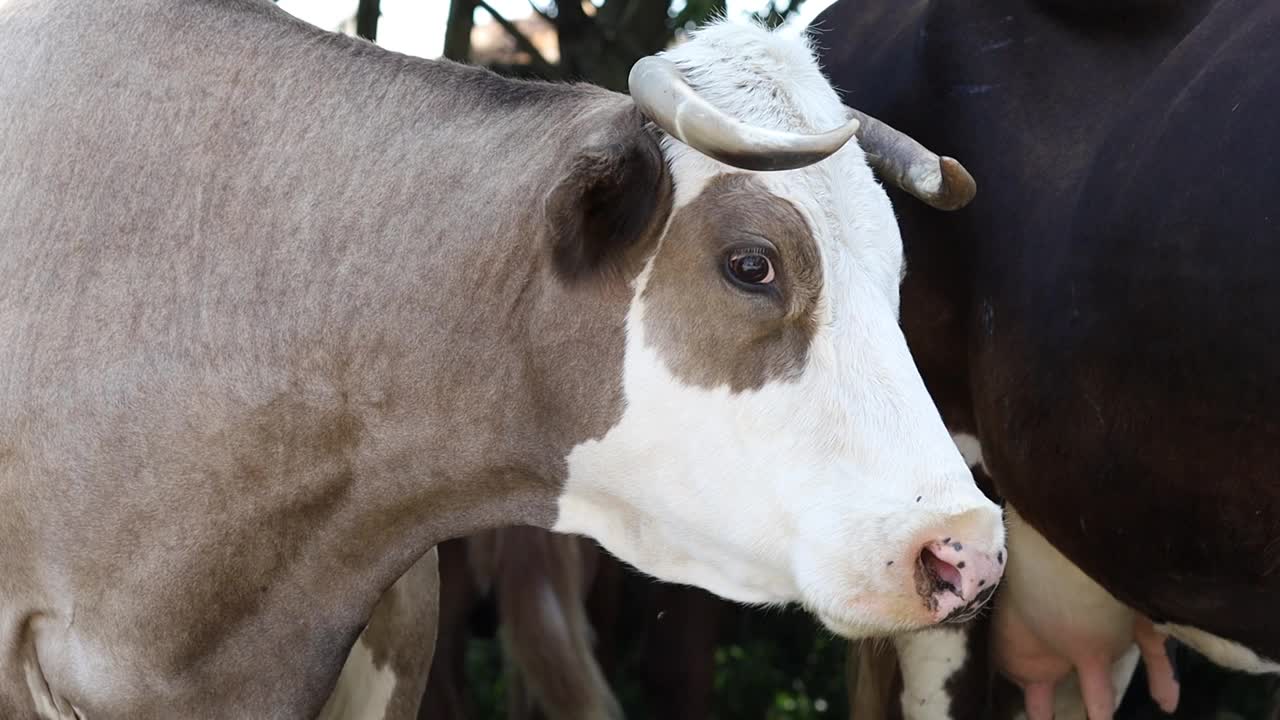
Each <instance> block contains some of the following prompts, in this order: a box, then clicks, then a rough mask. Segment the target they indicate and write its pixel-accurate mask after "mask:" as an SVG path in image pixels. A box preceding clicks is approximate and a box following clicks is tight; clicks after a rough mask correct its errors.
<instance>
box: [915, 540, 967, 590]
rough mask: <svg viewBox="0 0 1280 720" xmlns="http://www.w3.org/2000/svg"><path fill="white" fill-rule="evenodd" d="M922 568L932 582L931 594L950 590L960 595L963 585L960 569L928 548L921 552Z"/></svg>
mask: <svg viewBox="0 0 1280 720" xmlns="http://www.w3.org/2000/svg"><path fill="white" fill-rule="evenodd" d="M920 568H921V569H922V570H923V571H924V574H925V577H927V578H928V579H929V580H930V585H932V587H931V592H939V591H942V590H950V591H951V592H953V593H955V594H957V595H959V594H960V588H961V585H962V581H961V575H960V569H959V568H957V567H956V566H955V565H952V564H951V563H949V562H947V561H946V560H943V559H942V558H940V557H938V556H937V555H936V554H934V552H933V550H932V549H930V548H928V547H926V548H925V549H923V550H921V551H920Z"/></svg>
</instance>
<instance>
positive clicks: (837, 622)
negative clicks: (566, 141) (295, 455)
mask: <svg viewBox="0 0 1280 720" xmlns="http://www.w3.org/2000/svg"><path fill="white" fill-rule="evenodd" d="M667 57H668V58H669V59H671V60H672V61H674V62H675V63H676V64H677V65H678V66H679V67H680V68H681V70H682V71H683V72H684V74H685V76H686V77H687V79H688V80H689V81H690V83H691V84H692V85H693V86H694V87H695V89H697V90H698V92H699V93H700V94H702V96H703V97H705V98H707V99H708V100H710V101H711V102H712V103H713V104H714V105H716V106H718V107H719V108H721V109H722V110H724V111H726V112H728V113H729V114H731V115H733V116H735V117H737V118H739V119H741V120H743V121H745V122H748V123H751V124H754V125H757V126H763V127H769V128H775V129H788V130H798V131H822V130H827V129H830V128H833V127H836V126H838V125H840V124H841V123H842V122H843V121H844V118H845V111H844V108H843V106H842V104H841V102H840V100H839V99H838V97H837V95H836V93H835V92H834V91H833V90H832V88H831V86H830V84H829V83H828V82H827V80H826V79H825V78H824V76H823V75H822V74H821V72H820V70H819V69H818V67H817V65H816V63H815V61H814V59H813V55H812V52H811V51H810V48H809V47H808V45H807V43H806V41H805V40H804V39H803V38H802V37H798V36H796V35H793V34H787V35H784V34H781V33H771V32H768V31H766V30H764V29H761V28H758V27H754V26H742V25H732V24H727V23H717V24H713V25H711V26H708V27H706V28H705V29H703V30H701V31H700V32H698V33H696V34H695V35H694V36H693V37H692V38H691V39H690V40H689V41H688V42H686V43H685V44H683V45H681V46H679V47H677V48H675V49H673V50H672V51H670V52H668V53H667ZM664 152H665V154H666V157H667V159H668V161H669V163H670V166H671V168H672V172H673V177H674V180H675V186H676V206H677V208H679V207H681V206H683V205H685V204H687V203H689V202H690V201H691V200H692V199H694V198H695V197H696V196H697V195H698V193H699V192H700V191H701V189H702V188H703V186H704V185H705V184H706V182H707V181H708V180H709V179H710V178H711V177H713V176H714V175H716V174H718V173H723V172H738V171H736V170H733V169H731V168H729V167H727V166H724V165H721V164H719V163H717V162H715V161H712V160H710V159H708V158H706V157H705V156H702V155H700V154H698V153H697V152H695V151H692V150H690V149H689V148H687V147H685V146H684V145H682V144H681V143H679V142H677V141H674V140H671V139H670V138H668V139H666V141H665V145H664ZM758 177H759V179H760V180H762V181H763V182H764V183H765V185H766V186H767V187H768V188H770V189H771V190H772V191H773V192H774V193H776V194H777V195H779V196H780V197H782V198H785V199H787V200H789V201H791V202H792V203H794V204H795V206H796V207H797V208H799V210H800V212H801V213H802V214H803V215H804V216H805V218H806V219H807V221H808V223H809V225H810V226H811V228H812V229H813V232H814V233H815V236H816V240H817V243H818V246H819V247H820V249H821V254H822V261H823V278H824V288H823V294H822V298H821V301H820V303H819V308H818V313H819V330H818V333H817V335H816V337H815V338H814V341H813V343H812V346H811V348H810V352H809V355H808V361H807V367H806V368H805V370H804V372H803V373H802V374H801V376H800V377H799V378H797V379H794V380H789V381H786V382H775V383H771V384H766V385H765V386H764V387H762V388H761V389H759V390H758V391H747V392H741V393H731V392H730V390H729V389H728V388H727V387H721V388H718V389H714V390H706V389H701V388H696V387H690V386H687V385H685V384H683V383H681V382H680V381H679V380H677V379H676V378H675V377H674V376H673V375H672V373H671V372H670V371H669V370H668V368H667V367H666V365H665V364H664V361H663V360H662V358H661V357H660V356H659V354H658V353H657V352H655V350H654V349H653V348H652V347H650V346H649V344H647V342H646V324H645V322H646V321H645V305H644V302H642V301H641V300H640V293H641V291H642V290H643V288H644V285H645V282H646V279H647V272H648V271H647V270H646V272H645V273H644V274H642V275H641V277H640V278H639V280H638V281H637V284H636V288H635V299H634V300H633V303H632V306H631V310H630V313H629V315H628V318H627V347H626V360H625V369H624V378H623V384H624V390H625V395H626V401H627V404H626V410H625V413H624V415H623V418H622V421H621V422H620V424H618V425H617V426H616V427H614V428H613V429H612V430H611V431H610V432H609V433H608V434H607V435H606V436H605V437H604V438H602V439H601V440H599V441H592V442H588V443H586V444H584V445H581V446H579V447H578V448H576V449H575V450H574V452H573V453H572V455H571V456H570V458H569V466H570V475H569V480H568V484H567V487H566V493H565V495H564V497H563V498H562V499H561V504H560V513H561V514H560V519H559V521H558V523H557V525H556V528H557V529H559V530H562V531H568V532H582V533H586V534H589V535H592V536H594V537H595V538H597V539H599V540H600V541H601V542H602V543H603V544H604V545H605V546H606V547H607V548H608V549H609V550H611V551H612V552H613V553H615V554H616V555H618V556H619V557H621V558H622V559H624V560H626V561H628V562H630V563H632V564H634V565H636V566H637V567H638V568H640V569H641V570H644V571H646V572H649V573H651V574H653V575H655V576H658V577H660V578H662V579H665V580H669V581H675V582H684V583H689V584H693V585H699V586H701V587H704V588H706V589H709V590H711V591H712V592H715V593H718V594H720V595H723V596H725V597H728V598H731V599H736V600H739V601H744V602H753V603H781V602H790V601H801V602H803V603H804V604H805V605H806V606H807V607H808V608H810V609H811V610H814V611H815V612H816V613H817V614H818V616H819V617H820V618H821V619H822V620H823V621H824V623H825V624H826V625H827V626H828V627H829V628H831V629H832V630H834V631H836V632H839V633H841V634H844V635H850V636H856V635H867V634H874V633H882V632H887V631H892V630H898V629H906V628H915V627H920V626H922V625H924V624H927V623H929V622H932V619H931V618H930V617H929V614H928V612H927V611H926V609H925V608H924V606H923V603H922V602H921V599H920V597H919V596H918V595H917V594H916V591H915V586H914V581H913V576H912V571H913V566H914V562H915V560H916V557H917V555H918V553H919V550H920V547H921V545H922V544H923V543H924V542H925V541H927V540H932V539H934V538H935V537H936V536H937V535H938V534H941V533H945V534H954V535H956V536H958V537H959V536H965V537H967V538H969V542H971V543H973V544H975V545H977V546H984V547H989V548H991V550H992V552H994V550H995V549H997V548H999V547H1001V546H1002V545H1003V537H1004V530H1003V526H1002V524H1001V521H1000V513H999V510H998V509H997V508H996V507H995V506H994V505H992V504H991V503H990V502H988V501H987V500H986V499H985V498H984V497H983V496H982V495H981V493H980V492H979V491H978V490H977V489H976V487H975V486H974V483H973V480H972V477H971V475H970V473H969V471H968V468H967V466H966V465H965V463H964V461H963V459H962V458H961V456H960V453H959V452H958V451H957V450H956V447H955V445H954V444H953V443H952V441H951V439H950V437H949V435H948V434H947V432H946V430H945V429H944V427H943V424H942V422H941V420H940V418H939V415H938V412H937V410H936V409H935V407H934V405H933V403H932V401H931V399H930V398H929V396H928V394H927V392H926V391H925V388H924V385H923V382H922V381H921V379H920V376H919V374H918V372H917V370H916V367H915V364H914V362H913V361H912V358H911V356H910V354H909V353H908V351H907V346H906V342H905V340H904V338H903V335H902V333H901V331H900V329H899V326H898V285H899V282H900V279H901V276H902V272H903V258H902V243H901V238H900V236H899V233H898V229H897V225H896V222H895V219H894V215H893V212H892V208H891V207H890V204H889V201H888V198H887V196H886V195H885V193H884V191H883V189H882V187H881V186H880V185H879V184H878V183H877V182H876V180H875V178H874V177H873V175H872V173H871V170H870V169H869V168H868V166H867V163H866V160H865V158H864V156H863V153H862V150H860V149H859V148H858V147H857V146H856V144H854V143H850V144H849V145H847V146H846V147H845V148H844V149H843V150H841V151H840V152H838V153H837V154H835V155H834V156H832V157H830V158H829V159H827V160H825V161H823V162H821V163H818V164H817V165H814V166H811V167H808V168H804V169H801V170H795V171H786V172H776V173H760V174H758ZM917 498H920V500H919V501H917ZM890 561H892V565H890V564H889V563H890Z"/></svg>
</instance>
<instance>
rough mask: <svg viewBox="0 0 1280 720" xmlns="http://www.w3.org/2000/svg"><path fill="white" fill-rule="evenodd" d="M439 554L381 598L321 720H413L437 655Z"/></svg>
mask: <svg viewBox="0 0 1280 720" xmlns="http://www.w3.org/2000/svg"><path fill="white" fill-rule="evenodd" d="M439 593H440V574H439V554H438V553H437V551H436V549H435V548H432V549H431V550H430V551H429V552H428V553H427V554H426V555H424V556H423V557H422V559H420V560H419V561H418V562H416V563H414V565H413V566H412V567H410V568H409V570H408V572H406V573H405V574H404V575H402V576H401V577H400V579H399V580H397V581H396V582H395V584H394V585H392V586H391V587H390V588H388V589H387V591H386V592H385V593H383V595H382V599H380V600H379V601H378V604H377V605H376V606H374V609H373V614H372V615H370V616H369V622H368V624H367V625H365V628H364V631H363V632H361V633H360V637H359V638H357V639H356V642H355V644H354V645H353V646H352V648H351V652H350V653H349V654H348V655H347V662H346V664H344V665H343V666H342V674H341V675H340V676H339V677H338V683H337V685H335V686H334V689H333V693H332V694H330V696H329V700H328V701H327V702H326V703H325V706H324V708H323V709H322V710H321V711H320V715H319V720H364V718H383V719H384V720H414V719H415V718H417V716H418V706H419V704H420V703H421V701H422V693H423V691H424V690H425V689H426V686H427V673H428V672H429V671H430V669H431V658H432V655H433V654H434V652H435V641H436V621H437V616H438V614H439V607H440V604H439V601H440V595H439Z"/></svg>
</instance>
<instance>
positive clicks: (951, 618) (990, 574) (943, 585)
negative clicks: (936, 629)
mask: <svg viewBox="0 0 1280 720" xmlns="http://www.w3.org/2000/svg"><path fill="white" fill-rule="evenodd" d="M1004 561H1005V552H1004V548H999V549H995V550H994V551H983V550H982V549H980V548H977V547H972V546H966V545H965V543H964V542H963V541H962V540H960V539H958V538H951V537H944V538H938V539H937V540H933V541H931V542H928V543H926V544H925V546H924V548H923V549H921V550H920V558H919V560H918V561H917V563H916V572H915V575H916V591H917V592H919V593H920V597H922V598H923V599H924V602H925V607H927V608H929V610H930V611H931V612H932V613H933V616H934V619H935V620H936V621H937V622H964V621H966V620H969V619H970V618H972V617H973V616H974V615H976V614H977V612H978V610H980V609H981V608H982V605H983V604H984V603H986V602H987V600H990V599H991V595H992V594H993V593H995V591H996V585H998V584H999V583H1000V577H1001V576H1002V575H1003V574H1004Z"/></svg>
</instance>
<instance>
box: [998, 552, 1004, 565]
mask: <svg viewBox="0 0 1280 720" xmlns="http://www.w3.org/2000/svg"><path fill="white" fill-rule="evenodd" d="M996 562H998V563H1002V562H1004V551H1003V550H1000V551H998V552H997V553H996Z"/></svg>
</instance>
